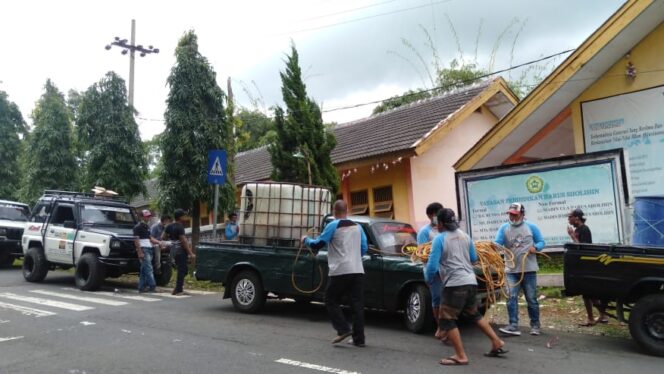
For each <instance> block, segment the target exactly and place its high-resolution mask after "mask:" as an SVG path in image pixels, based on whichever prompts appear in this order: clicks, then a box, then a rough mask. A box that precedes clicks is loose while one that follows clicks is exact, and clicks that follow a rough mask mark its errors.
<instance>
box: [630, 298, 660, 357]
mask: <svg viewBox="0 0 664 374" xmlns="http://www.w3.org/2000/svg"><path fill="white" fill-rule="evenodd" d="M629 332H630V334H631V335H632V338H633V339H634V340H635V341H636V342H637V343H638V344H639V345H640V346H641V347H642V348H643V349H645V350H646V351H647V352H648V353H649V354H651V355H654V356H664V295H663V294H654V295H646V296H644V297H642V298H640V299H639V300H638V301H637V302H636V305H634V308H633V309H632V312H631V313H630V315H629Z"/></svg>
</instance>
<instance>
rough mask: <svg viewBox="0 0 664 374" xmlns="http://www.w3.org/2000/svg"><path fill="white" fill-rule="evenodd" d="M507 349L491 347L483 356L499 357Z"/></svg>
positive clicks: (506, 351)
mask: <svg viewBox="0 0 664 374" xmlns="http://www.w3.org/2000/svg"><path fill="white" fill-rule="evenodd" d="M508 352H509V351H508V350H506V349H503V347H500V348H498V349H492V350H490V351H489V352H487V353H485V354H484V356H486V357H501V356H502V355H504V354H505V353H508Z"/></svg>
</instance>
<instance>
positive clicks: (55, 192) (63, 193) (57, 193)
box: [42, 190, 127, 203]
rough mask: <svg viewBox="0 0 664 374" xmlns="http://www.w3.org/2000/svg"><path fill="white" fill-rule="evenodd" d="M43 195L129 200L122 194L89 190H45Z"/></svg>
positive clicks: (125, 201)
mask: <svg viewBox="0 0 664 374" xmlns="http://www.w3.org/2000/svg"><path fill="white" fill-rule="evenodd" d="M42 197H55V198H59V197H69V198H72V199H75V198H84V199H93V200H107V201H117V202H122V203H127V200H126V199H125V198H124V197H122V196H119V195H118V196H100V195H96V194H93V193H89V192H74V191H60V190H45V191H44V195H43V196H42Z"/></svg>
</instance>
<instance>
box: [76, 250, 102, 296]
mask: <svg viewBox="0 0 664 374" xmlns="http://www.w3.org/2000/svg"><path fill="white" fill-rule="evenodd" d="M74 278H75V279H76V287H78V288H79V289H81V290H83V291H94V290H96V289H98V288H99V286H100V285H101V282H102V281H103V280H104V278H105V275H104V265H103V264H102V263H100V262H99V258H98V256H97V254H96V253H84V254H83V255H82V256H81V258H79V259H78V263H77V264H76V274H75V275H74Z"/></svg>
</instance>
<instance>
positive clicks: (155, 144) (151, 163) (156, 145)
mask: <svg viewBox="0 0 664 374" xmlns="http://www.w3.org/2000/svg"><path fill="white" fill-rule="evenodd" d="M160 136H161V135H160V134H157V135H155V136H154V137H152V139H150V140H145V141H144V142H143V149H144V152H145V155H146V157H147V162H148V179H153V178H156V177H157V176H158V175H159V173H160V170H161V162H160V160H161V147H160V144H161V137H160Z"/></svg>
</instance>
